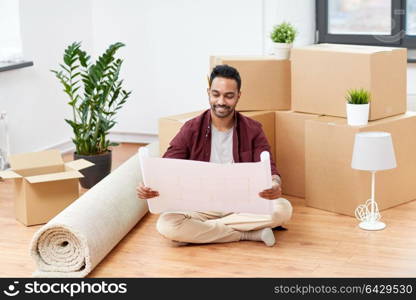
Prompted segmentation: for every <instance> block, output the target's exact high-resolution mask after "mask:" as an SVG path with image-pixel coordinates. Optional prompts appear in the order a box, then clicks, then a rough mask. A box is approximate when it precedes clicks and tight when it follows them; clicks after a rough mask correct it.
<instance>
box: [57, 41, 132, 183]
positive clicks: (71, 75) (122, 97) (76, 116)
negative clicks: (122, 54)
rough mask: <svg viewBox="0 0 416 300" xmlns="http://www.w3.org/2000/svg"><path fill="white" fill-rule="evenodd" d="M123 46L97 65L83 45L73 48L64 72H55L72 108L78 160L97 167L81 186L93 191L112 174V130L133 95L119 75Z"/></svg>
mask: <svg viewBox="0 0 416 300" xmlns="http://www.w3.org/2000/svg"><path fill="white" fill-rule="evenodd" d="M123 46H124V44H123V43H115V44H112V45H110V46H109V47H108V48H107V50H106V51H105V52H104V53H103V54H102V55H101V56H99V57H98V59H97V60H96V61H95V62H94V63H91V62H90V56H88V55H87V53H86V52H84V51H82V50H81V43H77V42H74V43H72V44H71V45H69V46H68V47H67V48H66V49H65V52H64V55H63V64H59V66H60V70H51V71H52V72H53V73H54V74H55V76H56V77H57V78H58V79H59V81H60V82H61V84H62V85H63V87H64V92H65V93H66V94H67V95H68V97H69V102H68V104H69V105H70V106H71V107H72V120H70V119H65V121H66V122H67V123H68V124H69V125H70V126H71V127H72V130H73V132H74V137H73V139H72V141H73V142H74V144H75V147H76V152H75V153H74V158H75V159H78V158H84V159H86V160H88V161H90V162H92V163H94V164H95V165H94V166H93V167H90V168H88V169H85V170H82V171H81V173H82V174H83V175H84V178H81V179H80V182H81V186H82V187H84V188H91V187H92V186H94V185H95V184H96V183H97V182H99V181H100V180H101V179H102V178H104V177H105V176H106V175H108V174H109V173H110V171H111V150H110V149H109V147H110V146H116V145H118V144H117V143H112V142H110V141H109V140H108V137H107V135H108V133H109V130H110V129H111V128H112V127H113V126H114V125H115V124H116V121H115V120H114V117H115V115H116V113H117V111H118V110H119V109H120V108H121V107H122V106H123V104H124V103H125V102H126V100H127V98H128V97H129V96H130V94H131V92H128V91H126V90H124V89H123V87H122V85H123V80H120V79H119V73H120V69H121V65H122V63H123V60H121V59H119V58H116V57H115V54H116V52H117V50H118V49H120V48H121V47H123Z"/></svg>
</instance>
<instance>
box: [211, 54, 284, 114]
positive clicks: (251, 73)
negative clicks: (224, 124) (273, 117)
mask: <svg viewBox="0 0 416 300" xmlns="http://www.w3.org/2000/svg"><path fill="white" fill-rule="evenodd" d="M222 64H227V65H230V66H232V67H234V68H236V69H237V70H238V72H239V73H240V77H241V97H240V100H239V102H238V104H237V109H238V110H239V111H253V110H287V109H290V60H283V59H276V58H274V57H273V56H250V57H243V56H211V57H210V73H211V71H212V69H213V68H214V67H215V66H216V65H222Z"/></svg>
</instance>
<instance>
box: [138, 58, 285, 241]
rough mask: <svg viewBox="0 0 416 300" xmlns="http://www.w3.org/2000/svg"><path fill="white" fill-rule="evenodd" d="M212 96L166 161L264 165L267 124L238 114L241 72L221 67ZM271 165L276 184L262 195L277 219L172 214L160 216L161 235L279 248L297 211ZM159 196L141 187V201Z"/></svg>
mask: <svg viewBox="0 0 416 300" xmlns="http://www.w3.org/2000/svg"><path fill="white" fill-rule="evenodd" d="M207 92H208V98H209V104H210V106H211V109H209V110H206V111H205V112H203V113H202V114H201V115H199V116H197V117H195V118H193V119H191V120H189V121H188V122H186V123H185V124H184V125H183V126H182V128H181V130H180V131H179V133H178V134H177V135H176V136H175V137H174V138H173V140H172V141H171V142H170V146H169V148H168V150H167V151H166V153H165V154H164V155H163V157H165V158H178V159H191V160H199V161H206V162H214V163H222V164H227V163H239V162H258V161H260V154H261V152H263V151H268V152H269V153H270V146H269V144H268V142H267V139H266V136H265V134H264V132H263V129H262V126H261V124H260V123H259V122H257V121H255V120H252V119H250V118H248V117H245V116H243V115H242V114H240V113H239V112H237V111H236V106H237V103H238V100H239V99H240V96H241V78H240V75H239V73H238V71H237V70H236V69H235V68H233V67H231V66H228V65H219V66H216V67H215V68H214V69H213V70H212V73H211V76H210V78H209V88H208V89H207ZM253 101H255V99H253ZM270 164H271V176H272V182H273V185H272V187H271V188H270V189H267V190H264V191H259V196H260V197H262V198H264V199H268V200H270V201H273V207H274V210H273V213H272V214H271V215H255V214H242V213H233V212H228V213H222V212H212V211H210V212H166V213H163V214H161V215H160V217H159V219H158V222H157V230H158V231H159V233H160V234H162V235H163V236H164V237H166V238H168V239H170V240H172V241H175V242H176V243H177V244H178V245H183V244H187V243H225V242H234V241H240V240H251V241H263V242H264V243H265V244H266V245H267V246H273V245H274V244H275V237H274V234H273V231H272V229H271V228H273V227H276V226H280V225H282V224H284V223H286V222H287V221H288V220H289V219H290V218H291V216H292V206H291V204H290V202H289V201H288V200H286V199H284V198H281V195H282V190H281V187H280V185H281V180H280V176H279V173H278V171H277V169H276V166H275V163H274V161H273V158H271V160H270ZM158 195H159V193H158V192H157V191H154V190H152V189H151V187H145V186H143V184H142V183H141V184H140V185H139V186H138V187H137V196H138V197H139V198H141V199H150V198H153V197H157V196H158ZM151 201H152V200H151ZM154 201H157V200H154ZM195 201H198V199H195Z"/></svg>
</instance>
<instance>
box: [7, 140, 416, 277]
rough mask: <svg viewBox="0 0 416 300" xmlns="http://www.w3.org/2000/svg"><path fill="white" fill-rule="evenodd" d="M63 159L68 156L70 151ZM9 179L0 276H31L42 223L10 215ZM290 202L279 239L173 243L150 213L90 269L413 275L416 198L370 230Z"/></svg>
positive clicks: (118, 155) (150, 273) (120, 156)
mask: <svg viewBox="0 0 416 300" xmlns="http://www.w3.org/2000/svg"><path fill="white" fill-rule="evenodd" d="M137 148H138V145H137V144H123V145H121V146H119V147H116V148H115V149H114V150H113V155H114V157H113V159H114V167H117V166H118V165H120V164H121V163H122V162H123V161H125V160H126V159H127V158H128V157H130V156H131V155H132V154H133V153H135V152H136V151H137ZM65 160H71V156H70V155H66V156H65ZM11 187H12V185H11V184H10V183H8V182H3V183H0V228H1V231H0V266H1V267H0V276H1V277H30V276H31V273H32V272H33V271H34V269H35V264H34V262H33V261H32V259H31V257H30V256H29V250H28V248H29V242H30V240H31V238H32V235H33V233H34V232H35V231H36V230H37V229H38V228H39V227H40V226H33V227H25V226H23V225H21V224H20V223H18V222H17V221H16V220H15V219H14V213H13V195H12V188H11ZM287 198H288V199H289V200H290V201H291V202H292V204H293V206H294V215H293V219H292V220H291V222H290V223H289V224H288V225H287V227H288V229H289V230H288V231H279V232H276V233H275V235H276V240H277V244H276V245H275V246H274V247H266V246H264V244H262V243H259V242H237V243H228V244H211V245H193V246H185V247H174V246H172V245H171V243H170V242H169V241H167V240H165V239H164V238H163V237H162V236H160V235H159V234H158V233H157V231H156V228H155V223H156V220H157V216H155V215H150V214H148V215H147V216H145V217H144V218H143V219H142V220H141V221H140V222H139V223H138V224H137V225H136V226H135V227H134V228H133V229H132V230H131V232H130V233H129V234H128V235H127V236H126V237H124V238H123V239H122V240H121V242H120V243H119V244H118V245H117V247H116V248H114V249H113V251H111V253H110V254H109V255H108V256H107V257H106V258H105V259H104V260H103V261H102V262H101V263H100V264H99V265H98V266H97V268H96V269H95V270H94V271H93V272H92V273H91V274H90V275H89V276H90V277H414V276H415V275H416V217H415V215H416V201H412V202H409V203H407V204H404V205H401V206H398V207H395V208H392V209H389V210H386V211H383V213H382V215H383V219H384V221H385V222H386V223H387V228H386V229H385V230H383V231H377V232H368V231H363V230H361V229H359V228H358V227H357V221H356V220H355V219H354V218H352V217H347V216H341V215H337V214H334V213H329V212H325V211H321V210H317V209H313V208H309V207H306V206H305V203H304V200H303V199H298V198H294V197H289V196H288V197H287Z"/></svg>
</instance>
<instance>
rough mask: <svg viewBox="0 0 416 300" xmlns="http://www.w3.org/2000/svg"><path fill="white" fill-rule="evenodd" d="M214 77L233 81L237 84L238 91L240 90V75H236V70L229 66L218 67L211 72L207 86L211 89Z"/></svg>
mask: <svg viewBox="0 0 416 300" xmlns="http://www.w3.org/2000/svg"><path fill="white" fill-rule="evenodd" d="M215 77H223V78H229V79H234V80H235V81H236V82H237V89H238V91H240V89H241V78H240V74H239V73H238V71H237V69H236V68H233V67H231V66H229V65H218V66H215V68H214V69H213V70H212V72H211V76H210V77H209V86H210V87H211V84H212V81H213V80H214V78H215Z"/></svg>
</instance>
